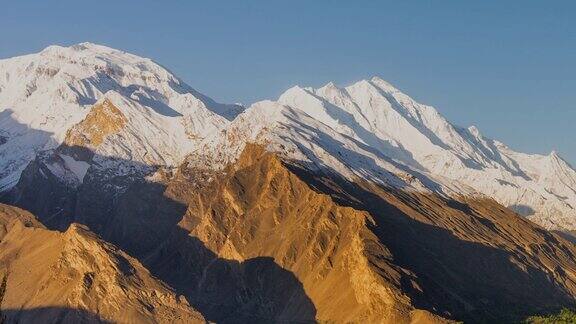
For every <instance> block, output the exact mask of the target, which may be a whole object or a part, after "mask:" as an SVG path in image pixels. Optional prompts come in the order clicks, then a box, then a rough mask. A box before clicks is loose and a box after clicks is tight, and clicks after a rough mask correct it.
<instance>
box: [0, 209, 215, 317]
mask: <svg viewBox="0 0 576 324" xmlns="http://www.w3.org/2000/svg"><path fill="white" fill-rule="evenodd" d="M0 224H2V227H3V228H4V229H7V231H6V232H5V233H4V234H2V235H1V236H0V240H1V241H0V281H1V282H2V283H3V286H4V289H3V290H4V291H3V294H2V299H1V308H0V312H1V314H2V316H4V320H5V321H6V323H79V322H97V321H102V322H111V323H112V322H113V323H152V322H160V323H178V322H179V323H192V322H197V323H203V322H204V321H203V318H202V316H201V315H200V314H199V313H198V312H196V311H194V310H193V309H192V308H191V307H190V306H189V305H188V303H187V302H186V300H185V299H183V298H181V297H177V296H176V295H175V294H174V293H173V292H172V291H171V290H170V289H169V288H167V287H166V286H165V285H164V284H162V283H160V282H158V281H157V280H156V279H154V278H153V277H152V276H150V274H149V272H148V271H147V270H146V269H144V268H143V267H142V266H141V265H140V264H139V263H138V262H137V261H136V260H134V259H133V258H131V257H129V256H128V255H126V254H125V253H123V252H121V251H120V250H118V249H117V248H116V247H114V246H112V245H111V244H109V243H106V242H103V241H102V240H100V239H99V238H98V237H97V236H96V235H94V234H93V233H91V232H90V231H88V230H87V229H86V228H85V227H84V226H81V225H76V224H72V225H71V226H70V228H69V229H68V230H67V231H66V232H64V233H59V232H55V231H49V230H46V229H44V228H43V226H41V225H40V224H38V223H37V222H36V221H35V220H34V218H33V217H32V216H31V215H30V214H28V213H27V212H25V211H22V210H19V209H17V208H13V207H8V206H6V205H0ZM6 224H8V225H6ZM1 233H2V232H0V234H1Z"/></svg>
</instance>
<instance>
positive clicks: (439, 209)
mask: <svg viewBox="0 0 576 324" xmlns="http://www.w3.org/2000/svg"><path fill="white" fill-rule="evenodd" d="M164 196H165V197H169V198H170V200H171V201H178V202H180V203H181V204H182V205H185V206H187V210H186V212H185V214H184V217H183V218H182V220H181V221H180V222H179V227H180V228H182V229H184V230H185V233H186V235H185V236H184V237H186V238H188V237H190V236H192V237H194V238H195V240H196V239H197V240H199V241H201V245H203V246H204V247H206V248H208V249H209V250H210V251H211V253H213V254H214V255H213V256H211V258H212V259H216V258H219V259H226V260H234V261H237V262H239V263H242V262H245V260H251V259H253V258H255V257H262V256H266V257H271V258H273V260H274V262H275V263H276V264H277V265H279V266H280V267H282V268H283V269H286V270H289V271H290V272H291V273H293V274H294V276H295V277H296V278H297V279H298V281H299V282H301V283H302V287H303V290H304V292H305V294H306V296H307V297H308V298H310V301H311V302H312V303H313V305H314V308H315V311H316V315H315V317H316V319H318V320H319V321H358V322H387V321H389V322H410V321H416V319H417V318H422V317H423V318H425V320H426V321H434V320H437V318H434V317H433V316H431V315H430V313H428V312H424V311H417V309H424V310H427V311H429V312H432V313H435V314H438V315H441V316H443V317H445V318H451V319H457V320H466V321H467V322H478V321H516V320H519V319H522V318H523V317H525V316H526V315H527V314H531V313H534V312H539V311H543V312H545V311H549V310H552V309H555V308H557V307H559V306H560V305H564V306H573V305H574V304H575V299H574V296H575V293H576V263H575V261H574V256H576V249H575V248H574V246H573V245H572V244H571V243H569V242H568V241H566V240H563V239H562V238H560V237H559V236H556V235H554V234H551V233H549V232H547V231H545V230H544V229H542V228H540V227H538V226H536V225H534V224H533V223H531V222H529V221H527V220H525V219H523V218H522V217H520V216H519V215H517V214H515V213H514V212H511V211H510V210H508V209H507V208H505V207H503V206H501V205H499V204H498V203H496V202H494V201H493V200H491V199H488V198H470V197H464V196H463V197H460V198H459V199H457V200H455V199H448V198H442V197H440V196H437V195H433V194H423V193H418V192H413V191H404V190H398V189H393V188H385V187H379V186H376V185H374V184H373V183H370V182H366V181H362V180H359V181H357V182H356V183H354V182H350V181H347V180H344V179H342V178H338V176H336V175H334V174H324V176H321V174H319V173H316V172H314V173H310V172H308V171H307V169H306V168H301V166H300V165H298V164H292V162H291V161H284V162H282V161H281V160H279V159H278V158H277V157H276V156H275V155H273V154H271V153H266V152H265V151H264V150H263V149H262V148H261V147H259V146H253V145H248V146H247V147H246V148H245V150H244V152H243V153H242V155H241V157H240V158H239V159H238V160H237V161H236V163H235V164H233V165H231V166H229V167H227V168H226V169H225V170H224V171H223V172H222V173H221V174H220V175H218V174H211V173H203V171H202V170H200V169H197V168H195V167H193V168H187V167H185V166H184V167H182V168H181V169H180V170H179V172H178V173H177V175H176V176H175V178H174V179H173V180H171V181H170V182H169V184H168V187H167V189H166V191H165V193H164ZM172 239H173V238H172ZM176 242H178V241H176ZM167 246H170V247H169V248H168V249H173V248H174V246H185V244H180V243H175V242H174V244H172V245H167ZM176 250H177V248H176ZM170 253H183V254H184V255H190V254H187V253H189V252H174V251H172V252H170V251H169V250H167V249H164V250H162V251H161V252H159V255H164V256H165V255H166V254H170ZM170 255H171V254H170ZM160 260H162V258H160V259H158V262H160ZM151 264H152V265H153V264H154V262H152V263H151ZM191 264H195V265H198V264H202V262H190V263H187V262H183V263H182V264H178V265H177V266H170V267H169V268H165V269H162V267H160V268H159V269H158V268H156V267H155V266H152V268H156V269H157V271H158V273H159V274H160V276H161V277H164V278H166V280H168V282H172V283H173V284H174V285H175V286H180V284H181V283H182V282H180V281H179V280H183V282H186V284H182V285H181V286H183V287H198V288H197V289H196V288H195V289H191V290H187V292H186V293H187V294H188V295H189V296H191V300H198V303H199V304H198V305H201V306H200V308H201V309H203V310H204V312H205V314H210V315H211V314H213V313H215V312H216V311H215V309H213V308H212V307H214V305H202V302H206V300H214V301H215V302H216V301H217V302H222V300H225V299H222V297H221V296H225V295H226V294H217V293H215V294H214V295H213V296H211V295H210V294H208V296H209V297H211V298H208V299H206V296H207V295H205V291H210V292H212V293H214V292H217V291H221V290H220V289H223V288H222V285H219V284H218V283H219V282H220V280H221V277H219V276H217V275H211V274H213V273H215V272H217V271H216V269H215V268H212V265H213V263H211V261H210V262H206V261H205V262H204V264H207V265H206V266H205V267H202V270H201V271H200V270H198V269H195V271H191V272H197V273H199V278H197V279H193V280H191V281H186V280H190V277H186V276H185V275H183V274H182V273H180V274H179V271H178V269H180V267H182V269H188V267H190V266H191ZM192 268H194V266H192ZM184 272H185V273H186V272H188V270H185V271H184ZM232 277H234V276H232ZM198 282H199V283H200V284H198ZM192 283H194V284H192ZM224 286H226V285H224ZM208 287H209V288H208ZM215 305H218V304H215ZM272 305H274V303H273V302H272ZM284 307H285V308H283V309H282V308H280V309H282V312H281V314H282V316H288V315H290V314H291V313H290V310H292V309H293V308H290V305H285V306H284ZM420 316H422V317H420ZM280 318H282V317H280ZM285 318H292V319H293V317H285Z"/></svg>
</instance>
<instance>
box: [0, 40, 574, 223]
mask: <svg viewBox="0 0 576 324" xmlns="http://www.w3.org/2000/svg"><path fill="white" fill-rule="evenodd" d="M248 142H258V143H263V144H266V145H267V147H268V148H269V149H270V150H273V151H275V152H278V153H279V154H280V155H281V156H282V157H284V158H285V159H287V160H290V161H293V162H297V163H300V164H302V166H304V167H306V168H309V169H315V170H326V169H327V170H331V171H334V172H337V173H340V174H342V175H343V176H345V177H347V178H348V179H353V180H354V179H358V178H360V179H364V180H368V181H371V182H375V183H378V184H381V185H385V186H393V187H396V188H403V189H408V190H417V191H429V192H434V193H436V194H440V195H445V196H454V195H477V194H483V195H485V196H488V197H491V198H494V199H495V200H497V201H498V202H500V203H501V204H503V205H505V206H508V207H510V208H512V209H514V210H516V211H517V212H519V213H521V214H523V215H526V216H529V217H530V218H531V219H533V220H535V221H536V222H538V223H540V224H541V225H543V226H545V227H547V228H550V229H567V230H574V229H576V211H575V210H574V207H573V206H576V171H574V169H573V168H572V167H571V166H570V165H569V164H568V163H566V162H565V161H564V160H562V158H560V157H559V156H558V154H556V153H555V152H553V153H551V154H550V155H548V156H543V155H538V154H523V153H519V152H515V151H513V150H511V149H510V148H508V147H507V146H506V145H504V144H502V143H500V142H498V141H495V140H492V139H489V138H486V137H484V136H483V135H482V134H481V133H480V132H479V130H478V129H476V128H475V127H470V128H460V127H457V126H455V125H453V124H451V123H450V122H449V121H447V120H446V119H445V118H444V117H443V116H442V115H441V114H440V113H439V112H438V111H437V110H435V109H434V108H433V107H430V106H426V105H422V104H419V103H417V102H415V101H414V100H413V99H411V98H410V97H409V96H407V95H406V94H404V93H402V92H401V91H399V90H398V89H396V88H395V87H393V86H392V85H390V84H389V83H387V82H385V81H384V80H382V79H380V78H373V79H371V80H363V81H360V82H357V83H355V84H353V85H350V86H348V87H345V88H339V87H337V86H336V85H334V84H333V83H329V84H327V85H326V86H324V87H321V88H319V89H313V88H302V87H293V88H291V89H289V90H288V91H286V92H285V93H284V94H283V95H281V96H280V98H279V99H278V100H277V101H263V102H259V103H256V104H254V105H252V106H251V107H249V108H248V109H246V110H244V109H243V107H240V106H237V105H223V104H218V103H216V102H215V101H214V100H212V99H210V98H208V97H206V96H204V95H202V94H199V93H198V92H197V91H195V90H193V89H192V88H191V87H190V86H188V85H186V84H185V83H183V82H182V81H181V80H179V79H178V78H177V77H176V76H174V75H173V74H172V73H171V72H169V71H167V70H166V69H164V68H163V67H161V66H160V65H158V64H156V63H154V62H153V61H151V60H149V59H144V58H140V57H137V56H135V55H132V54H128V53H124V52H121V51H118V50H114V49H111V48H108V47H104V46H99V45H94V44H90V43H83V44H78V45H74V46H71V47H59V46H51V47H48V48H46V49H45V50H43V51H42V52H40V53H38V54H33V55H27V56H22V57H16V58H11V59H5V60H0V191H3V190H6V189H9V188H11V187H12V186H13V185H14V184H15V183H16V182H17V181H18V179H19V176H20V173H21V171H22V170H23V169H24V168H25V167H26V165H27V164H28V163H29V162H30V161H32V160H33V159H34V158H35V156H36V154H37V153H38V152H40V151H43V150H47V149H53V148H56V147H59V146H60V147H61V148H62V147H64V148H63V149H61V150H60V151H59V156H60V158H59V159H57V160H58V163H56V164H54V165H53V167H54V170H60V171H58V172H57V171H54V172H56V173H60V174H63V175H64V174H65V175H66V177H71V178H73V180H74V179H75V180H74V181H76V182H78V181H80V182H81V181H82V178H83V176H84V175H85V174H86V172H87V171H86V170H87V168H89V167H90V164H89V163H88V164H87V162H86V161H87V159H86V157H82V156H81V154H79V153H78V152H76V151H74V150H73V149H70V150H67V149H66V148H73V147H77V146H79V147H84V148H88V149H89V151H90V152H92V154H94V155H95V158H96V159H100V161H96V162H98V164H99V165H103V164H105V162H106V161H104V160H106V159H107V158H111V159H119V160H123V161H133V162H134V163H138V164H141V165H147V166H150V165H167V166H177V165H178V164H180V163H181V162H182V161H183V160H184V158H185V157H186V156H189V157H188V159H187V161H188V163H191V164H194V163H196V164H200V165H203V166H206V165H209V166H211V167H212V168H217V167H221V166H223V165H225V164H226V163H227V162H231V161H232V160H234V159H235V158H237V157H238V156H239V154H240V152H241V151H242V149H243V148H244V146H245V144H246V143H248ZM207 159H208V160H209V161H210V163H212V164H210V163H208V164H207ZM89 162H90V161H89ZM56 166H58V168H59V169H58V168H57V167H56Z"/></svg>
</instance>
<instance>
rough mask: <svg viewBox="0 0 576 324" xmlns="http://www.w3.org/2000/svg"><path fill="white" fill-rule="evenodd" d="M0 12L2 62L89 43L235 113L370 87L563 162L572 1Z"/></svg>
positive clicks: (16, 5)
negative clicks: (316, 92) (376, 80)
mask: <svg viewBox="0 0 576 324" xmlns="http://www.w3.org/2000/svg"><path fill="white" fill-rule="evenodd" d="M240 2H242V3H240ZM0 4H1V8H2V10H1V11H0V57H2V58H5V57H11V56H15V55H20V54H25V53H31V52H37V51H39V50H40V49H42V48H44V47H46V46H47V45H49V44H61V45H68V44H73V43H78V42H83V41H90V42H95V43H101V44H105V45H108V46H111V47H115V48H119V49H123V50H126V51H129V52H133V53H135V54H139V55H142V56H146V57H150V58H152V59H154V60H156V61H157V62H159V63H161V64H162V65H164V66H166V67H168V68H170V69H171V70H172V71H174V72H175V73H176V74H177V75H179V76H180V77H181V78H182V79H184V80H185V81H187V82H188V83H189V84H190V85H192V86H193V87H195V88H196V89H198V90H200V91H202V92H204V93H205V94H207V95H209V96H211V97H213V98H215V99H217V100H219V101H222V102H242V103H245V104H249V103H252V102H254V101H257V100H260V99H268V98H276V97H277V96H278V95H279V94H280V93H281V92H282V91H283V90H285V89H287V88H288V87H290V86H292V85H295V84H300V85H306V86H320V85H322V84H324V83H327V82H328V81H330V80H332V81H334V82H335V83H336V84H339V85H347V84H349V83H352V82H354V81H357V80H359V79H362V78H367V77H370V76H373V75H378V76H381V77H382V78H384V79H386V80H388V81H390V82H392V83H393V84H395V85H396V86H397V87H399V88H400V89H402V90H404V91H405V92H407V93H408V94H409V95H411V96H412V97H414V98H415V99H417V100H419V101H421V102H423V103H427V104H431V105H433V106H435V107H436V108H438V109H439V110H440V112H441V113H443V114H444V115H445V116H446V117H448V119H450V120H451V121H453V122H454V123H456V124H459V125H462V126H469V125H471V124H475V125H477V126H478V127H479V128H480V130H481V131H482V132H483V133H484V134H485V135H487V136H489V137H492V138H496V139H500V140H502V141H503V142H505V143H507V144H509V145H510V146H511V147H513V148H515V149H518V150H522V151H527V152H539V153H549V152H550V151H551V150H552V149H556V150H557V151H559V152H560V153H561V155H563V156H564V157H565V158H566V159H567V160H568V161H570V162H571V163H572V164H573V165H575V164H576V141H575V137H576V136H575V135H576V125H575V123H574V122H575V121H576V1H568V0H565V1H564V0H555V1H532V0H516V1H513V0H508V1H502V0H494V1H486V0H484V1H461V0H440V1H415V0H414V1H272V0H270V1H202V2H200V1H142V0H141V1H124V0H116V1H91V2H87V1H57V0H56V1H26V0H18V1H4V0H0Z"/></svg>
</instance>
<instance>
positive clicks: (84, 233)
mask: <svg viewBox="0 0 576 324" xmlns="http://www.w3.org/2000/svg"><path fill="white" fill-rule="evenodd" d="M0 201H2V203H4V204H3V205H0V207H1V208H0V225H2V226H1V227H0V229H1V231H0V234H1V235H0V245H1V246H2V249H0V279H2V280H3V281H2V282H3V287H4V288H3V289H0V292H2V295H0V306H1V307H0V309H1V313H0V314H1V316H4V319H5V320H6V321H7V322H8V323H11V322H18V321H20V322H23V321H25V322H34V321H36V322H38V323H49V322H54V323H60V322H62V321H64V322H77V321H87V322H92V321H96V322H97V321H103V322H122V323H125V322H126V323H128V322H175V321H181V322H191V321H192V322H193V321H198V322H203V321H214V322H218V323H221V322H222V323H235V322H358V323H360V322H363V323H366V322H382V323H398V322H405V323H428V322H430V323H444V322H452V321H465V322H471V323H475V322H514V321H518V320H521V319H523V318H526V317H528V316H530V315H535V314H540V313H546V312H551V311H556V310H558V309H559V308H562V307H574V306H575V304H576V300H575V297H576V261H575V258H574V256H575V255H576V254H575V253H576V247H575V246H574V245H573V243H572V242H571V241H572V240H573V239H574V238H573V236H572V235H573V232H574V231H576V210H575V209H574V208H575V207H574V206H576V170H574V168H572V167H571V166H570V164H569V163H567V162H566V161H565V160H563V159H562V158H561V157H560V156H559V154H558V153H556V152H552V153H550V154H549V155H539V154H526V153H521V152H516V151H514V150H512V149H511V148H509V147H508V146H506V145H505V144H503V143H501V142H499V141H497V140H493V139H490V138H488V137H485V136H484V135H482V134H481V133H480V131H479V130H478V129H477V128H476V127H474V126H471V127H468V128H463V127H459V126H456V125H454V124H452V123H450V122H449V121H448V120H446V118H444V117H443V116H442V115H441V114H440V113H439V112H438V111H437V110H436V109H435V108H434V107H431V106H427V105H424V104H420V103H418V102H416V101H415V100H413V99H412V98H410V97H409V96H408V95H406V94H404V93H403V92H402V91H400V90H399V89H397V88H395V87H394V86H392V85H391V84H389V83H387V82H386V81H384V80H382V79H381V78H379V77H374V78H372V79H370V80H362V81H359V82H356V83H354V84H352V85H350V86H347V87H338V86H336V85H335V84H334V83H328V84H327V85H325V86H323V87H321V88H318V89H314V88H309V87H300V86H295V87H293V88H291V89H288V90H287V91H286V92H284V93H283V94H282V95H281V96H280V97H279V98H278V99H277V100H275V101H262V102H257V103H255V104H253V105H251V106H249V107H244V106H241V105H237V104H221V103H218V102H216V101H214V100H212V99H211V98H209V97H207V96H205V95H203V94H201V93H199V92H198V91H196V90H194V89H193V88H192V87H190V86H189V85H187V84H186V83H185V82H183V81H182V80H180V79H179V78H178V77H177V76H175V75H174V74H173V73H172V72H170V71H168V70H167V69H165V68H164V67H162V66H161V65H159V64H157V63H155V62H154V61H152V60H150V59H146V58H141V57H138V56H135V55H132V54H129V53H125V52H122V51H119V50H115V49H112V48H108V47H105V46H101V45H96V44H91V43H82V44H77V45H73V46H70V47H61V46H50V47H48V48H46V49H44V50H43V51H41V52H40V53H37V54H31V55H26V56H20V57H15V58H9V59H4V60H0ZM44 255H45V257H43V256H44ZM30 269H31V270H30ZM23 287H24V288H23Z"/></svg>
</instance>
